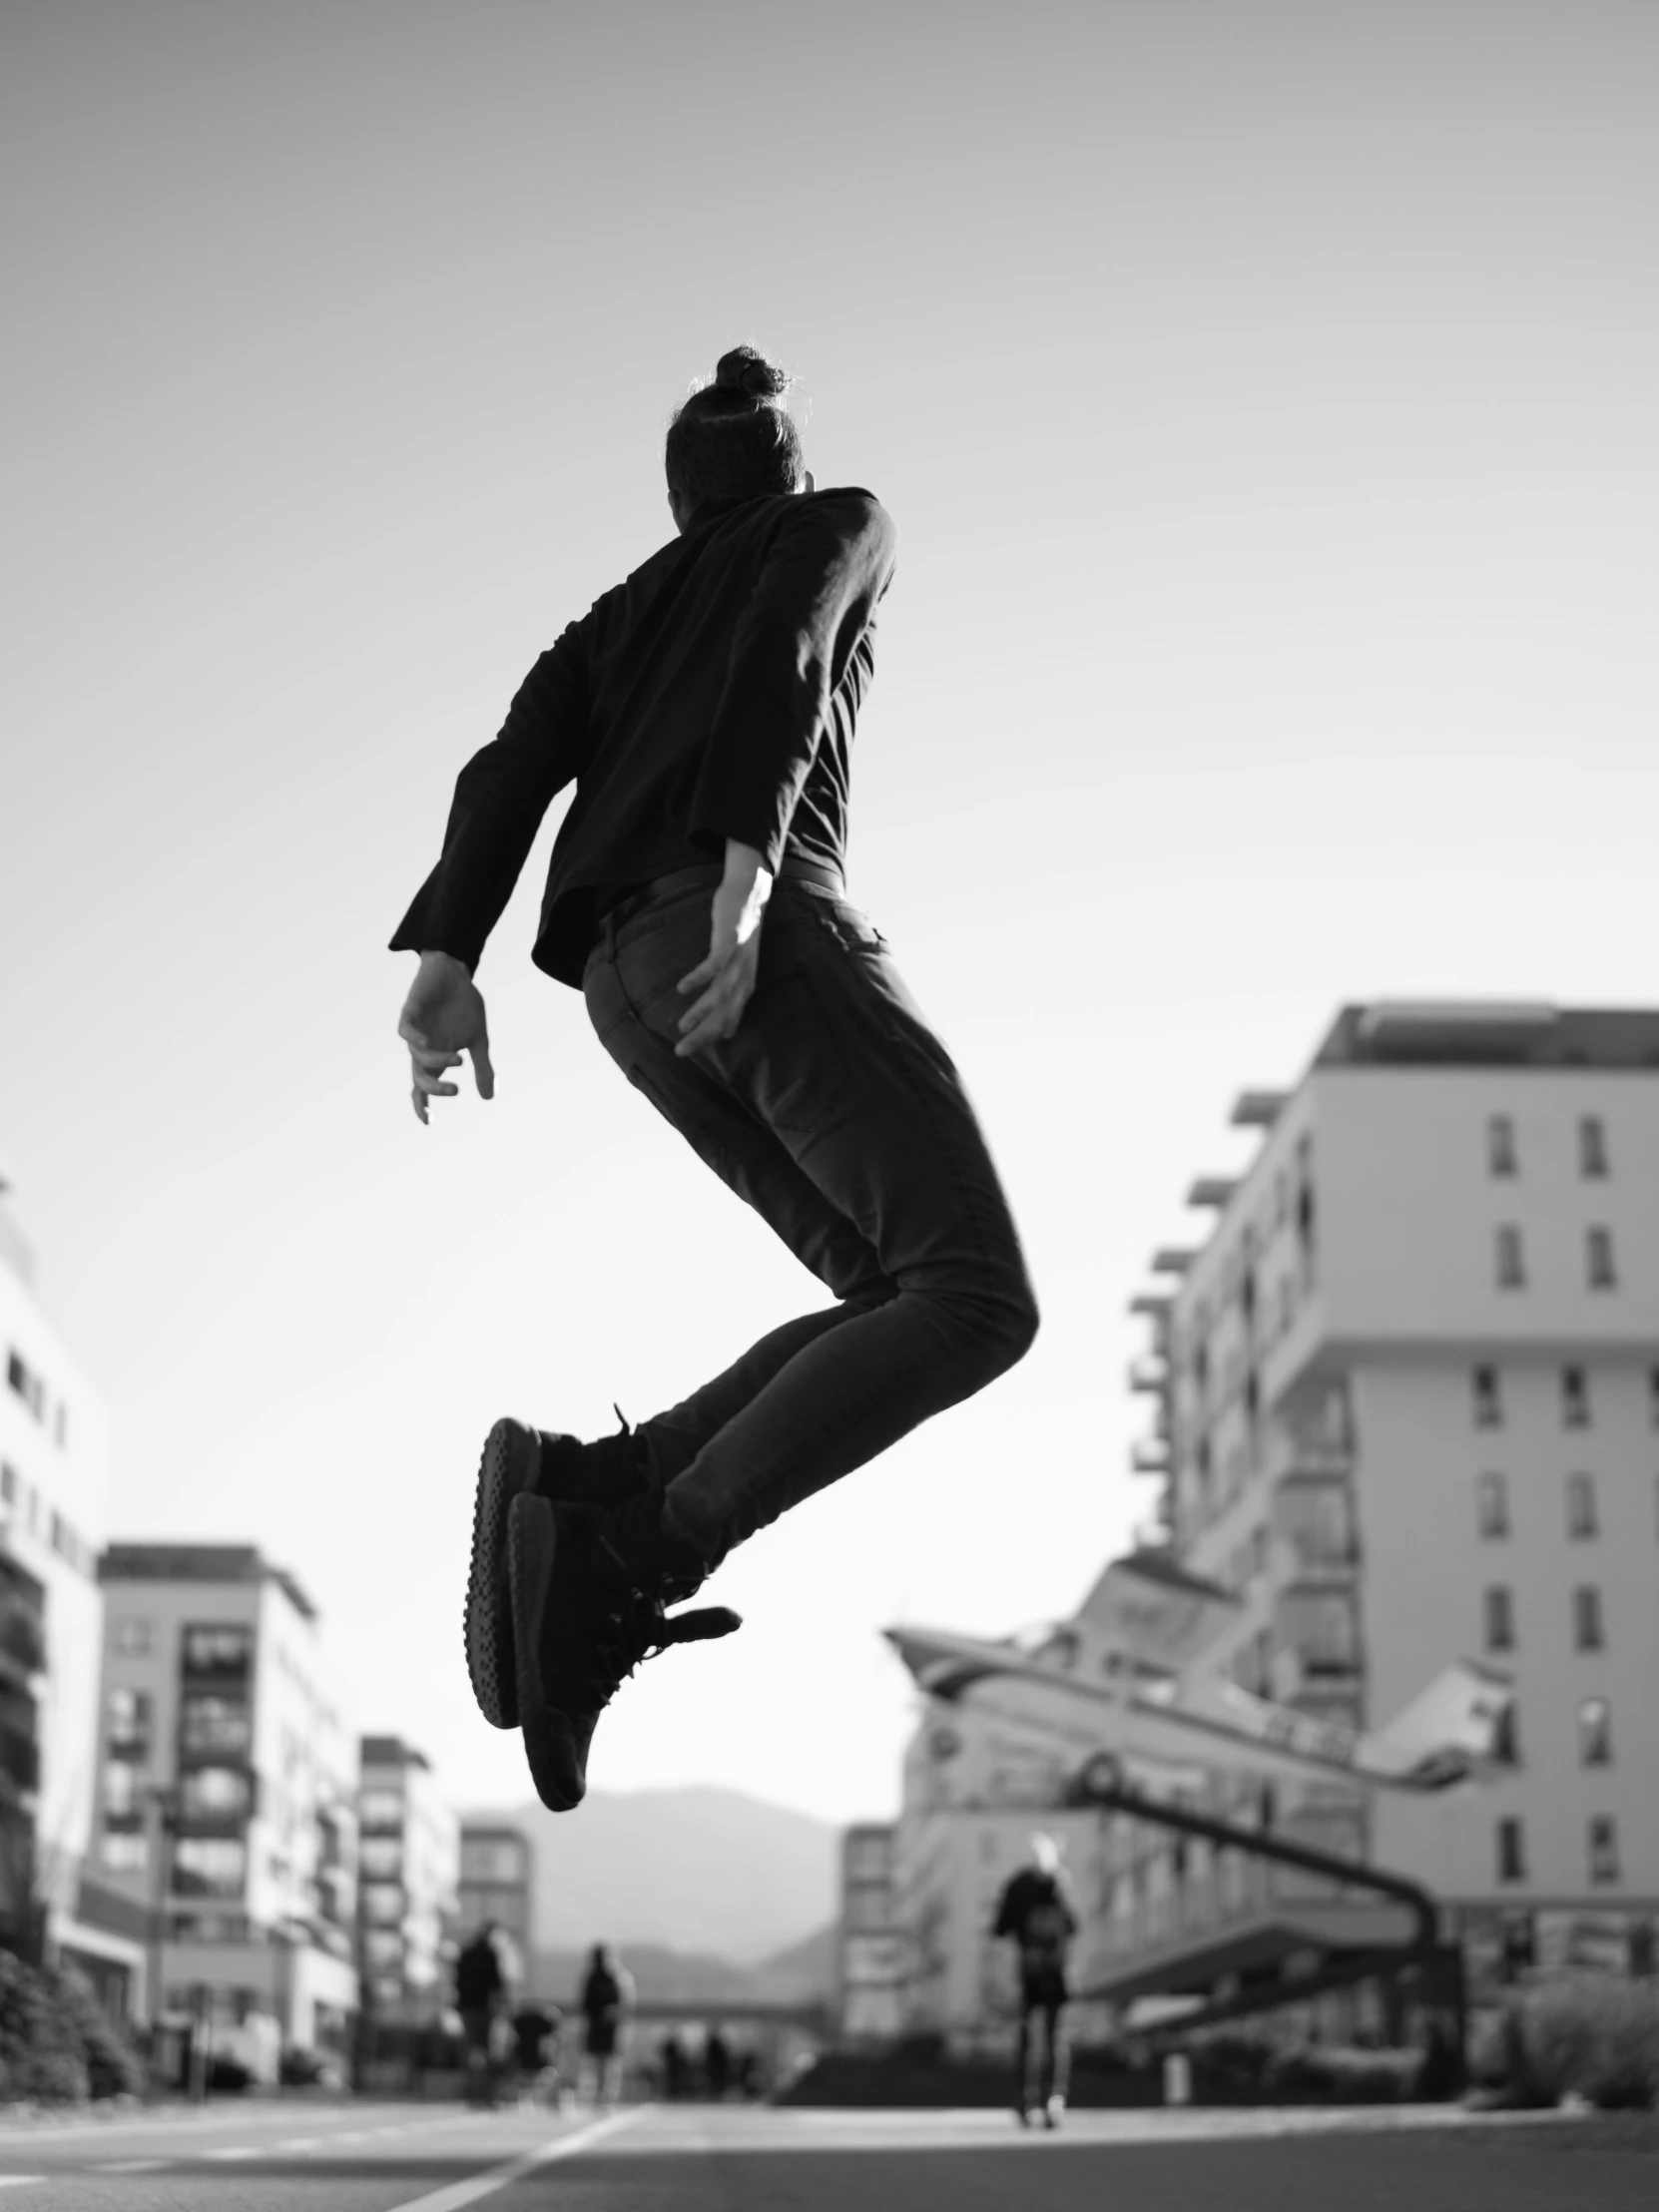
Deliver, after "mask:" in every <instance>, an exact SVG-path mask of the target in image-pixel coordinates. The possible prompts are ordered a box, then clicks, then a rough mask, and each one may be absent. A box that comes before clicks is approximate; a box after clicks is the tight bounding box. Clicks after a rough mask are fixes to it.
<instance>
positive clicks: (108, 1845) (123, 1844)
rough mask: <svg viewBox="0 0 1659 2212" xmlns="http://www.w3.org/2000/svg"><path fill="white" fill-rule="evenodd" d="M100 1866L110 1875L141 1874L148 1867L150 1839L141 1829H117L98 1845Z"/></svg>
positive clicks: (103, 1838) (101, 1839)
mask: <svg viewBox="0 0 1659 2212" xmlns="http://www.w3.org/2000/svg"><path fill="white" fill-rule="evenodd" d="M98 1858H99V1862H100V1864H101V1865H102V1866H103V1867H104V1868H105V1870H106V1871H107V1872H108V1873H110V1874H143V1873H144V1872H145V1871H146V1869H147V1868H148V1867H149V1865H150V1839H149V1837H148V1836H146V1835H145V1833H144V1831H143V1830H142V1829H117V1830H114V1831H112V1832H111V1834H109V1835H108V1836H105V1837H102V1838H100V1840H99V1845H98Z"/></svg>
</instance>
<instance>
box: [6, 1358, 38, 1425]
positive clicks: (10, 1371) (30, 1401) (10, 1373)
mask: <svg viewBox="0 0 1659 2212" xmlns="http://www.w3.org/2000/svg"><path fill="white" fill-rule="evenodd" d="M6 1381H7V1383H10V1385H11V1387H12V1388H13V1389H14V1390H15V1391H16V1392H17V1394H18V1396H19V1397H20V1398H21V1399H22V1400H23V1402H24V1404H25V1405H27V1406H28V1408H29V1410H30V1412H31V1413H33V1414H34V1416H35V1418H36V1420H43V1419H44V1418H45V1416H46V1385H45V1383H42V1381H41V1379H40V1377H39V1376H38V1375H36V1374H35V1372H34V1370H33V1369H32V1368H31V1367H30V1366H29V1364H28V1362H27V1361H26V1360H25V1359H24V1357H23V1355H22V1354H21V1353H20V1352H8V1353H7V1355H6Z"/></svg>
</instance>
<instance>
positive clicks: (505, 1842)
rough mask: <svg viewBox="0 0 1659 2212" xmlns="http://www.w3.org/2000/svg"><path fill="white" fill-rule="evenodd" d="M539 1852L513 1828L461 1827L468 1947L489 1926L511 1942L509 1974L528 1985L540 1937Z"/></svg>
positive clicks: (463, 1924) (467, 1823)
mask: <svg viewBox="0 0 1659 2212" xmlns="http://www.w3.org/2000/svg"><path fill="white" fill-rule="evenodd" d="M535 1872H536V1868H535V1852H534V1849H533V1847H532V1845H531V1843H530V1839H529V1837H528V1836H526V1835H525V1834H524V1831H523V1830H522V1829H519V1828H515V1827H513V1825H512V1824H511V1822H508V1821H500V1820H493V1819H490V1818H488V1817H484V1818H479V1819H468V1820H463V1821H462V1823H461V1858H460V1882H459V1885H458V1905H459V1933H460V1937H461V1940H462V1941H463V1942H465V1941H466V1940H467V1938H468V1937H469V1936H474V1935H475V1934H476V1933H477V1931H478V1929H479V1927H480V1925H481V1924H482V1923H483V1922H485V1921H493V1922H494V1923H495V1925H496V1927H497V1928H498V1929H499V1930H500V1931H501V1933H502V1935H503V1936H505V1937H506V1941H507V1951H508V1968H509V1972H510V1973H511V1974H512V1977H513V1978H514V1979H515V1980H520V1981H522V1980H523V1979H524V1977H525V1976H526V1975H527V1974H528V1973H529V1972H530V1971H531V1966H532V1959H533V1949H534V1942H535V1934H536V1914H535Z"/></svg>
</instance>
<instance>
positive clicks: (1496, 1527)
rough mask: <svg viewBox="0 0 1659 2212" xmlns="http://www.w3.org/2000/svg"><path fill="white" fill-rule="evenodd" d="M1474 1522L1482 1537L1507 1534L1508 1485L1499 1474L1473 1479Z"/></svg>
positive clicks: (1478, 1476) (1484, 1475)
mask: <svg viewBox="0 0 1659 2212" xmlns="http://www.w3.org/2000/svg"><path fill="white" fill-rule="evenodd" d="M1474 1501H1475V1502H1474V1510H1475V1521H1476V1525H1477V1526H1478V1528H1479V1530H1480V1533H1481V1535H1482V1536H1507V1535H1508V1533H1509V1485H1508V1482H1507V1481H1506V1480H1505V1479H1504V1477H1503V1476H1502V1475H1501V1474H1482V1475H1477V1476H1476V1477H1475V1484H1474Z"/></svg>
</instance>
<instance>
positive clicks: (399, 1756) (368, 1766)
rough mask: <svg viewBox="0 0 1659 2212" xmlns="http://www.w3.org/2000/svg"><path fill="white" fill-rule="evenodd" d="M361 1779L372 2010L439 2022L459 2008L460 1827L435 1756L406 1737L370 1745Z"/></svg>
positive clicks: (365, 1978) (362, 1757)
mask: <svg viewBox="0 0 1659 2212" xmlns="http://www.w3.org/2000/svg"><path fill="white" fill-rule="evenodd" d="M358 1772H359V1785H358V1792H357V1822H358V1833H359V1843H358V1874H359V1886H358V1907H359V1918H360V1930H359V1936H358V1941H359V1955H360V1960H361V1975H362V1988H363V2003H364V2009H365V2010H369V2009H371V2010H372V2011H373V2013H374V2015H375V2017H376V2018H377V2019H379V2020H395V2021H399V2022H407V2023H410V2024H417V2023H420V2022H423V2021H435V2020H436V2019H437V2018H438V2017H439V2015H440V2014H441V2013H442V2012H444V2011H445V2010H446V2009H447V2008H448V2007H449V2006H450V2005H451V2004H452V2003H453V2001H454V1994H453V1989H452V1987H451V1971H450V1969H451V1962H452V1960H453V1957H454V1951H455V1932H456V1925H457V1917H458V1912H459V1906H458V1900H457V1895H456V1885H457V1880H458V1877H459V1873H460V1822H459V1820H458V1819H457V1817H456V1814H455V1810H454V1808H453V1807H452V1806H451V1805H450V1804H449V1802H448V1800H447V1799H446V1798H445V1797H444V1795H443V1792H442V1790H441V1789H440V1788H439V1786H438V1783H437V1780H436V1778H435V1777H434V1775H433V1773H432V1769H431V1766H430V1763H429V1762H428V1760H427V1759H426V1756H425V1754H424V1753H423V1752H419V1751H417V1750H416V1749H415V1748H414V1746H413V1745H412V1744H407V1743H405V1742H404V1741H403V1739H402V1738H401V1737H400V1736H365V1737H363V1739H362V1741H361V1744H360V1746H359V1770H358Z"/></svg>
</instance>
